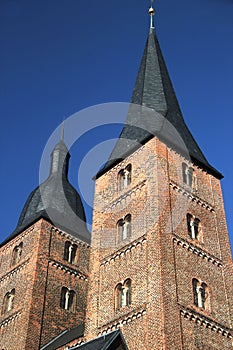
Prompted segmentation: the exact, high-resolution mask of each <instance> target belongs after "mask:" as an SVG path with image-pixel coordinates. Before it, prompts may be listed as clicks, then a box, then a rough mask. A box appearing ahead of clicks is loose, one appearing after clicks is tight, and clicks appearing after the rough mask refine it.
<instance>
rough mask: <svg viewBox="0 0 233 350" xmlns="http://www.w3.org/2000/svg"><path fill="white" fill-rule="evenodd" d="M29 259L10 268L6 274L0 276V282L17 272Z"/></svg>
mask: <svg viewBox="0 0 233 350" xmlns="http://www.w3.org/2000/svg"><path fill="white" fill-rule="evenodd" d="M29 260H30V259H27V260H26V261H24V262H23V263H22V264H20V265H18V266H16V267H15V268H14V269H13V270H11V271H10V272H8V273H7V274H5V275H4V276H2V277H1V278H0V283H2V282H4V281H5V280H7V279H9V278H10V277H12V276H13V275H15V274H17V273H19V272H20V271H21V270H22V269H23V268H24V267H25V266H26V265H27V264H28V263H29Z"/></svg>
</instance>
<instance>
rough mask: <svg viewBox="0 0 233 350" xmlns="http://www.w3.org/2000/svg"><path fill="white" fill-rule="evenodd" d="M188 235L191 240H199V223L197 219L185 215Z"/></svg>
mask: <svg viewBox="0 0 233 350" xmlns="http://www.w3.org/2000/svg"><path fill="white" fill-rule="evenodd" d="M187 227H188V234H189V236H190V238H192V239H198V240H200V234H201V222H200V220H199V219H198V218H196V217H195V216H193V215H191V214H187Z"/></svg>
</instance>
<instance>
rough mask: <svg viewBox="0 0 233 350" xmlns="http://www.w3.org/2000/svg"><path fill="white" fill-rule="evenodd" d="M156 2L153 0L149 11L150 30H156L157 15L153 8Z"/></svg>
mask: <svg viewBox="0 0 233 350" xmlns="http://www.w3.org/2000/svg"><path fill="white" fill-rule="evenodd" d="M153 3H154V0H151V5H150V8H149V9H148V13H149V15H150V29H154V27H155V26H154V15H155V9H154V7H153Z"/></svg>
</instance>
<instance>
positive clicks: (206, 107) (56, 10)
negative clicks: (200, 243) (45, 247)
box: [0, 0, 233, 245]
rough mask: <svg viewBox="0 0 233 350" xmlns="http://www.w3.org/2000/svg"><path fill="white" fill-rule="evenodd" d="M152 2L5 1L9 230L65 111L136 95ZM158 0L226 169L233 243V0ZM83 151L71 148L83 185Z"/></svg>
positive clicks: (200, 130) (196, 113)
mask: <svg viewBox="0 0 233 350" xmlns="http://www.w3.org/2000/svg"><path fill="white" fill-rule="evenodd" d="M149 4H150V2H149V1H146V0H134V1H130V0H118V1H110V0H108V1H106V0H101V1H94V0H90V1H77V0H40V1H32V0H17V1H13V0H12V1H11V0H1V1H0V47H1V55H0V70H1V72H0V77H1V79H0V114H1V141H0V142H1V143H0V144H1V183H0V185H1V198H2V200H1V220H0V240H3V239H4V238H5V237H6V236H7V235H9V234H10V233H11V232H12V231H13V229H14V228H15V226H16V224H17V220H18V217H19V215H20V212H21V210H22V207H23V205H24V203H25V201H26V199H27V197H28V195H29V193H30V192H31V191H32V190H33V189H34V188H35V187H36V186H37V185H38V178H39V164H40V159H41V155H42V152H43V149H44V146H45V144H46V142H47V140H48V139H49V137H50V135H51V133H52V132H53V131H54V129H55V128H56V127H57V126H58V125H59V124H60V123H61V122H62V120H63V119H66V118H68V117H69V116H70V115H72V114H73V113H75V112H77V111H80V110H82V109H83V108H86V107H89V106H92V105H96V104H100V103H105V102H118V101H120V102H128V101H129V100H130V97H131V93H132V90H133V86H134V83H135V78H136V74H137V70H138V67H139V63H140V60H141V56H142V52H143V49H144V45H145V41H146V37H147V33H148V27H149V18H148V15H147V8H148V7H149ZM155 8H156V11H157V13H156V18H155V21H156V31H157V35H158V38H159V41H160V44H161V47H162V51H163V54H164V57H165V60H166V63H167V66H168V69H169V72H170V76H171V79H172V81H173V84H174V87H175V91H176V93H177V97H178V100H179V102H180V105H181V109H182V111H183V114H184V118H185V120H186V123H187V124H188V126H189V128H190V130H191V132H192V133H193V135H194V137H195V138H196V140H197V141H198V143H199V146H200V147H201V149H202V150H203V152H204V154H205V156H206V157H207V159H208V161H209V162H210V163H211V164H212V165H213V166H214V167H215V168H217V169H218V170H219V171H220V172H222V173H223V175H224V179H223V180H222V187H223V194H224V199H225V208H226V214H227V221H228V227H229V232H230V236H231V242H232V245H233V218H232V208H233V186H232V173H233V156H232V149H233V137H232V131H233V122H232V117H233V113H232V112H233V98H232V96H233V79H232V78H233V63H232V57H233V21H232V15H233V2H232V0H196V1H187V0H179V1H174V0H161V1H155ZM106 132H107V133H109V130H107V131H106ZM107 136H108V135H107ZM82 151H83V150H82ZM82 153H83V152H82ZM80 154H81V152H79V151H78V150H77V149H75V148H74V149H71V155H72V157H71V176H70V178H71V182H72V183H73V185H74V186H75V187H77V166H78V161H79V160H80V159H79V158H80ZM89 216H90V210H89V211H88V217H89Z"/></svg>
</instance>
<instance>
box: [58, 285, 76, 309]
mask: <svg viewBox="0 0 233 350" xmlns="http://www.w3.org/2000/svg"><path fill="white" fill-rule="evenodd" d="M75 299H76V293H75V292H74V291H73V290H70V289H68V288H66V287H62V289H61V299H60V307H61V308H62V309H64V310H70V311H73V312H74V311H75Z"/></svg>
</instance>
